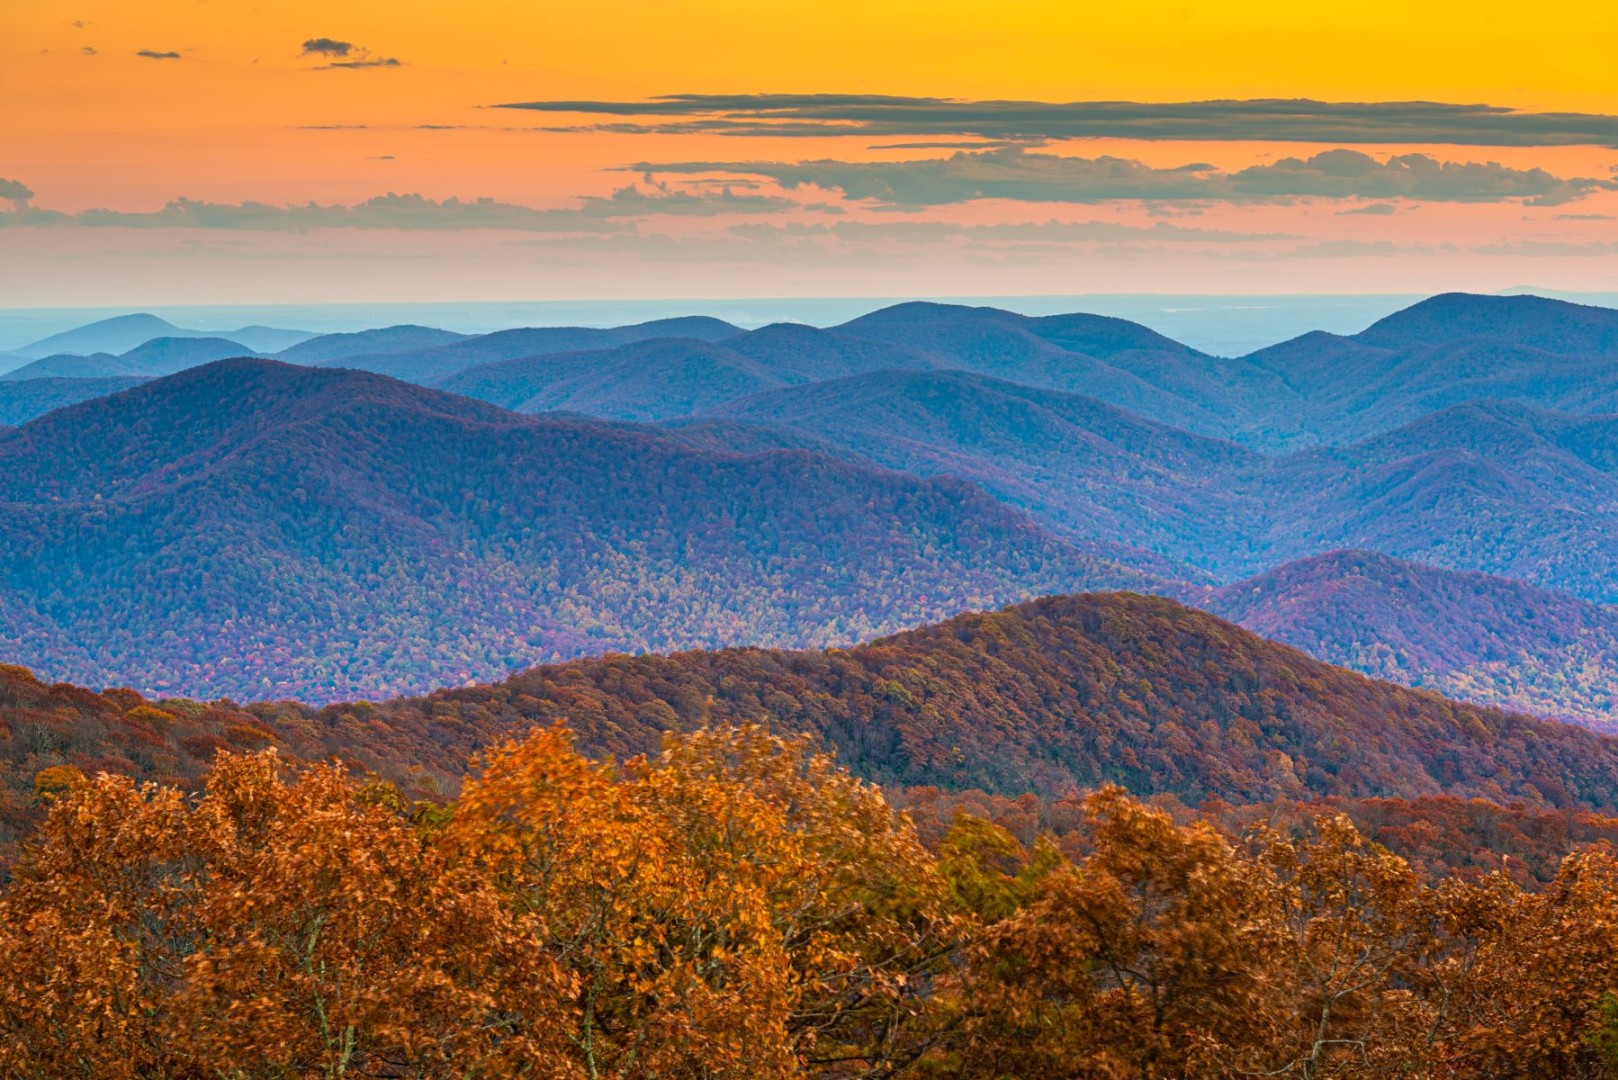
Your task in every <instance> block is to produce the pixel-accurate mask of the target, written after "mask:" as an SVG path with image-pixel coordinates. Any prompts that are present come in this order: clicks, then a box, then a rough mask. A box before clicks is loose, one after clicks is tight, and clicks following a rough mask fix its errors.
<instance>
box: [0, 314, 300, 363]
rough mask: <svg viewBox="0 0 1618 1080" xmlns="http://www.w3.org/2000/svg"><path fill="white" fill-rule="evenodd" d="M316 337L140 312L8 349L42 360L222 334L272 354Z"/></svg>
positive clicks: (118, 351) (242, 345)
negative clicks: (184, 322)
mask: <svg viewBox="0 0 1618 1080" xmlns="http://www.w3.org/2000/svg"><path fill="white" fill-rule="evenodd" d="M314 336H315V335H314V334H312V333H310V332H308V331H305V330H282V329H278V328H276V327H270V326H243V327H239V328H237V329H235V330H226V331H223V332H220V331H212V330H190V329H187V328H185V327H182V326H175V325H174V324H173V323H171V322H169V321H168V320H167V319H160V318H158V317H157V316H156V315H149V314H146V313H144V312H139V313H135V314H130V315H117V316H114V317H113V318H110V319H102V320H100V321H98V322H93V323H88V324H86V325H84V326H80V327H75V328H74V329H72V330H65V331H63V332H62V333H60V334H52V335H51V336H50V337H47V338H41V339H40V340H38V341H35V342H31V343H29V344H27V345H23V346H20V347H18V348H13V349H11V350H9V351H10V352H11V353H12V355H14V356H17V357H20V358H22V359H24V360H42V359H44V358H45V357H47V356H61V355H76V356H88V355H93V354H95V353H112V354H122V353H126V352H128V351H129V350H131V349H133V348H135V347H136V346H138V345H144V344H145V343H146V342H148V341H151V340H153V339H154V338H196V337H219V338H225V339H228V340H230V341H232V342H235V343H236V345H237V346H238V347H239V348H241V349H243V350H246V351H248V352H265V353H270V352H277V351H279V350H281V349H286V348H289V347H291V346H293V345H296V344H297V343H298V342H300V341H306V340H308V339H310V338H312V337H314Z"/></svg>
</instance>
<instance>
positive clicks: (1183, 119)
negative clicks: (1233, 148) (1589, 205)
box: [497, 94, 1618, 147]
mask: <svg viewBox="0 0 1618 1080" xmlns="http://www.w3.org/2000/svg"><path fill="white" fill-rule="evenodd" d="M497 107H498V108H503V109H525V110H530V111H535V112H541V113H548V114H572V115H582V116H599V117H615V118H622V119H618V120H614V121H604V122H601V123H599V124H596V125H591V126H593V127H598V128H599V129H601V130H610V131H616V132H624V133H660V134H684V133H691V134H697V133H700V134H718V135H762V134H767V135H774V136H814V137H819V138H824V137H826V136H828V135H859V136H867V137H869V136H880V137H916V138H925V137H929V136H931V137H945V136H972V137H977V138H982V139H989V140H996V141H1009V142H1019V143H1027V142H1032V141H1040V140H1059V139H1088V138H1120V139H1181V140H1244V141H1246V140H1262V141H1268V142H1311V143H1339V144H1378V145H1389V144H1406V145H1409V144H1423V145H1430V144H1434V143H1443V144H1454V145H1466V146H1586V145H1589V146H1608V147H1614V146H1618V116H1610V115H1606V114H1601V113H1543V112H1526V111H1519V110H1515V109H1509V108H1504V107H1501V106H1497V105H1485V104H1477V105H1456V104H1448V103H1444V102H1431V101H1402V102H1329V101H1312V100H1306V99H1299V100H1284V99H1259V100H1249V101H1189V102H1170V103H1146V102H1134V101H1076V102H1066V103H1059V102H1043V101H974V100H961V99H954V98H932V97H895V96H884V95H861V94H669V95H665V96H661V97H656V98H652V99H650V100H646V101H585V100H543V101H518V102H507V103H504V104H501V105H499V106H497Z"/></svg>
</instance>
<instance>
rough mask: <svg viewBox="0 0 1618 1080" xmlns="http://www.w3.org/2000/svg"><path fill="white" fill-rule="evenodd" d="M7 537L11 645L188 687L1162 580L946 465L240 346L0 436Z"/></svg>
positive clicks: (79, 676) (338, 679)
mask: <svg viewBox="0 0 1618 1080" xmlns="http://www.w3.org/2000/svg"><path fill="white" fill-rule="evenodd" d="M154 417H168V418H175V420H176V422H173V423H153V422H152V418H154ZM0 537H3V538H4V543H3V544H0V581H3V583H4V589H3V594H0V641H3V642H4V653H5V655H6V656H7V657H8V659H11V660H14V661H19V662H22V663H24V664H27V665H29V666H34V667H38V668H41V669H44V670H48V671H50V672H51V674H52V676H53V677H57V678H72V679H76V680H79V681H85V682H99V683H107V682H114V681H116V682H121V683H125V684H131V685H134V686H136V687H137V688H140V689H147V690H154V691H161V692H166V693H171V694H172V693H187V694H193V695H198V696H210V697H212V696H218V695H221V694H229V695H232V696H236V697H239V698H241V697H268V696H276V695H293V694H296V695H302V696H308V697H312V698H315V699H324V700H330V699H331V698H334V697H339V696H350V695H355V694H364V695H379V696H385V695H387V694H391V693H397V692H399V691H401V690H405V689H411V688H418V689H422V688H427V687H431V686H437V685H444V684H457V683H460V682H464V681H466V680H467V679H469V678H473V677H489V676H491V675H497V674H500V673H503V672H506V671H510V670H512V669H514V668H518V667H522V666H526V665H527V664H529V663H532V662H534V661H535V660H539V659H544V658H555V657H565V656H573V655H579V654H581V653H585V652H592V651H602V650H606V649H663V648H687V647H694V646H704V645H716V644H725V643H729V642H733V641H738V640H741V641H753V642H757V643H760V644H793V645H805V644H819V643H853V642H854V641H857V640H859V639H861V638H865V637H869V636H871V635H873V634H876V633H881V632H883V631H887V630H891V629H895V628H898V627H900V626H904V625H912V624H915V623H917V622H921V621H925V620H927V619H931V618H938V617H942V616H944V615H947V614H951V613H953V612H956V611H959V610H962V609H967V608H973V607H984V606H992V605H996V604H1000V603H1004V602H1006V601H1008V600H1012V599H1016V598H1019V597H1025V596H1030V595H1035V594H1038V593H1041V592H1065V591H1073V590H1079V589H1092V588H1114V587H1136V588H1140V587H1151V586H1152V585H1153V584H1154V583H1156V579H1155V578H1153V577H1152V576H1151V575H1150V574H1148V573H1143V572H1141V571H1139V570H1136V569H1133V568H1131V567H1129V566H1127V565H1125V564H1123V563H1120V562H1119V561H1117V559H1116V552H1115V551H1114V550H1113V548H1111V547H1108V546H1106V545H1081V544H1078V543H1075V542H1072V541H1068V540H1064V539H1061V538H1058V537H1055V536H1053V535H1051V534H1049V533H1048V532H1046V531H1045V530H1043V529H1041V528H1040V527H1039V526H1038V525H1037V523H1035V522H1034V521H1033V520H1032V519H1031V518H1029V517H1028V516H1027V515H1026V514H1024V513H1022V512H1021V511H1018V510H1016V509H1014V508H1011V507H1008V506H1005V505H1004V504H1002V503H999V502H997V501H996V500H994V499H992V498H991V497H989V496H987V495H985V494H984V493H982V492H981V491H979V490H978V489H976V488H974V487H972V486H970V485H968V484H965V483H963V482H961V481H958V480H952V479H937V480H926V479H920V478H917V477H912V476H908V475H905V474H902V473H896V472H891V471H887V470H880V469H875V468H872V467H869V466H860V465H857V464H853V463H849V462H845V461H842V460H839V459H836V458H833V457H829V456H826V455H823V454H815V453H811V452H806V451H769V452H763V453H757V454H737V453H719V452H713V451H705V450H699V449H696V448H693V447H692V446H690V445H688V444H686V443H684V442H682V441H681V440H679V439H677V438H674V437H671V436H668V435H664V434H660V433H658V432H656V431H653V430H649V429H646V428H644V427H625V426H619V425H612V424H608V423H604V422H600V421H595V420H588V419H582V418H576V417H572V418H570V417H528V416H521V415H518V414H515V413H511V412H507V411H505V410H502V409H498V408H496V407H494V406H491V405H486V404H484V403H482V402H477V401H473V400H470V399H467V398H462V397H455V396H452V395H448V394H444V393H441V392H438V391H433V390H428V389H425V388H420V387H415V386H410V385H408V384H405V383H401V382H398V381H396V380H392V379H388V378H385V377H382V376H377V375H373V374H370V373H367V372H358V371H348V370H322V369H312V368H300V367H294V366H291V365H286V364H280V363H276V362H273V361H262V360H237V361H225V362H221V363H216V364H211V365H207V366H204V367H201V368H194V369H191V370H188V371H185V372H183V373H181V374H178V375H174V376H170V377H168V378H165V379H160V380H157V381H154V382H149V383H145V384H143V385H141V386H138V387H135V388H134V389H131V390H127V391H125V392H123V393H120V394H116V395H113V396H111V397H106V398H100V399H96V400H93V401H87V402H83V403H81V404H79V405H75V406H72V407H69V408H66V409H62V410H58V411H57V412H53V413H50V414H48V415H47V416H45V417H42V418H40V419H38V420H35V421H33V422H32V423H30V424H28V425H26V426H24V427H22V428H20V429H17V430H15V431H13V432H10V433H9V434H7V435H5V436H4V437H3V438H0Z"/></svg>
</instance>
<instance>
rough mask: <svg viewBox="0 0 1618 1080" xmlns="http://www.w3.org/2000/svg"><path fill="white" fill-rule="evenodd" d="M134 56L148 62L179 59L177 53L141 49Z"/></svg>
mask: <svg viewBox="0 0 1618 1080" xmlns="http://www.w3.org/2000/svg"><path fill="white" fill-rule="evenodd" d="M135 55H136V56H144V57H145V58H146V59H148V60H178V59H180V54H179V53H177V52H158V51H157V50H156V49H141V50H140V51H139V52H137V53H136V54H135Z"/></svg>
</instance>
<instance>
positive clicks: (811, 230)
mask: <svg viewBox="0 0 1618 1080" xmlns="http://www.w3.org/2000/svg"><path fill="white" fill-rule="evenodd" d="M730 231H731V232H732V233H733V234H734V235H737V236H748V237H755V238H757V237H762V236H765V235H766V234H767V233H777V234H780V235H783V236H798V237H819V236H829V237H836V238H838V239H841V240H849V241H873V242H889V241H893V242H898V243H901V244H939V243H949V242H953V241H966V242H970V243H1013V244H1018V243H1040V244H1051V243H1061V244H1093V243H1117V242H1121V241H1142V242H1150V243H1174V244H1187V243H1192V244H1210V243H1211V244H1247V243H1261V242H1267V241H1275V240H1295V239H1297V238H1298V237H1297V236H1296V235H1294V234H1292V233H1285V232H1242V231H1240V230H1235V229H1203V228H1193V227H1189V226H1185V225H1174V224H1171V223H1169V222H1167V221H1160V222H1157V223H1155V224H1152V225H1128V224H1124V223H1123V222H1116V221H1027V222H999V223H995V224H989V225H970V224H964V223H960V222H953V221H837V222H829V223H802V222H790V223H786V224H773V223H772V224H764V223H756V224H741V225H734V226H732V227H731V230H730Z"/></svg>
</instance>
